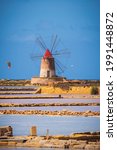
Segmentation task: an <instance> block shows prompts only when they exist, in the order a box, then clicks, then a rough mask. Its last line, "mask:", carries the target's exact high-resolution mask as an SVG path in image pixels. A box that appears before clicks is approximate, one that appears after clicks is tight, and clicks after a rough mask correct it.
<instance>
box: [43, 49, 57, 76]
mask: <svg viewBox="0 0 117 150" xmlns="http://www.w3.org/2000/svg"><path fill="white" fill-rule="evenodd" d="M40 77H41V78H43V77H44V78H52V77H56V71H55V60H54V57H53V56H52V53H51V52H50V51H49V50H48V49H46V51H45V54H44V56H43V57H42V59H41V67H40Z"/></svg>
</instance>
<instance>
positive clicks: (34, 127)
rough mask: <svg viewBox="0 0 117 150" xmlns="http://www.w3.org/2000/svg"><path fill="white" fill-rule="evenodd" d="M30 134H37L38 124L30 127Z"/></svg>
mask: <svg viewBox="0 0 117 150" xmlns="http://www.w3.org/2000/svg"><path fill="white" fill-rule="evenodd" d="M30 135H31V136H37V128H36V126H32V127H31V128H30Z"/></svg>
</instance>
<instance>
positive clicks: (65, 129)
mask: <svg viewBox="0 0 117 150" xmlns="http://www.w3.org/2000/svg"><path fill="white" fill-rule="evenodd" d="M8 125H10V126H12V127H13V135H29V130H30V127H31V126H33V125H35V126H37V128H38V135H46V131H47V129H49V134H50V135H58V134H59V135H60V134H63V135H69V134H71V133H75V132H88V131H90V132H92V131H99V130H100V118H99V117H76V116H40V115H0V126H8Z"/></svg>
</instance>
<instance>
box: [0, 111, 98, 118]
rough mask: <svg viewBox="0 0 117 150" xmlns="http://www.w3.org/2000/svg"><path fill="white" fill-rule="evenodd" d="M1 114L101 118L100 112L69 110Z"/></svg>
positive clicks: (7, 112) (5, 112)
mask: <svg viewBox="0 0 117 150" xmlns="http://www.w3.org/2000/svg"><path fill="white" fill-rule="evenodd" d="M0 114H5V115H6V114H20V115H50V116H58V115H59V116H65V115H69V116H85V117H88V116H99V115H100V113H99V112H92V111H90V110H88V111H85V112H76V111H69V110H62V111H44V110H12V109H11V110H0Z"/></svg>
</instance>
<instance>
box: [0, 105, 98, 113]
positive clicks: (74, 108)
mask: <svg viewBox="0 0 117 150" xmlns="http://www.w3.org/2000/svg"><path fill="white" fill-rule="evenodd" d="M11 109H12V110H44V111H45V110H46V111H62V110H68V111H80V112H83V111H88V110H91V111H95V112H99V111H100V106H47V107H1V108H0V110H11Z"/></svg>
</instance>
